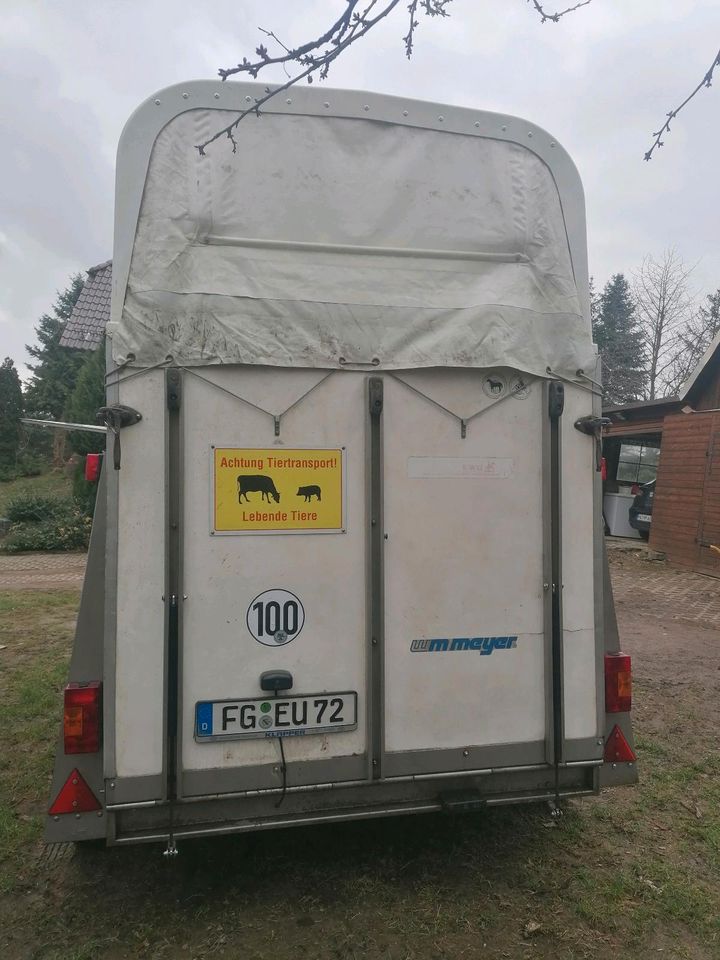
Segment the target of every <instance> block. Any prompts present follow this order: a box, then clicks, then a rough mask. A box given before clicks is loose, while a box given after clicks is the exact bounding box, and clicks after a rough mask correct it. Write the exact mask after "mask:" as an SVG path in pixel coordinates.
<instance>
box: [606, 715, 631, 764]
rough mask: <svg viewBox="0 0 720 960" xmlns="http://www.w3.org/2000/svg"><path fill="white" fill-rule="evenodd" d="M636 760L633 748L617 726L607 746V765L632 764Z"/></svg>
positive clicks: (613, 729) (608, 739)
mask: <svg viewBox="0 0 720 960" xmlns="http://www.w3.org/2000/svg"><path fill="white" fill-rule="evenodd" d="M636 759H637V758H636V756H635V754H634V753H633V750H632V747H631V746H630V744H629V743H628V742H627V740H626V739H625V734H624V733H623V732H622V730H621V729H620V727H619V726H618V725H617V724H615V726H614V727H613V728H612V732H611V734H610V736H609V737H608V738H607V743H606V744H605V754H604V760H605V763H632V762H633V761H634V760H636Z"/></svg>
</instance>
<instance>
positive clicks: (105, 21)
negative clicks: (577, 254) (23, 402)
mask: <svg viewBox="0 0 720 960" xmlns="http://www.w3.org/2000/svg"><path fill="white" fill-rule="evenodd" d="M343 4H344V0H211V2H205V3H198V2H197V0H1V2H0V6H1V7H2V19H3V28H2V36H1V37H0V62H1V63H2V68H0V123H1V127H0V132H1V135H2V151H0V174H1V179H0V182H1V183H2V189H1V190H0V357H2V356H5V355H8V354H9V355H10V356H12V357H13V358H14V359H15V360H16V362H17V363H18V366H20V367H21V372H22V373H24V371H23V370H22V366H21V365H22V364H24V362H25V361H26V359H27V356H26V353H25V348H24V345H25V343H28V342H30V343H32V342H34V339H35V338H34V333H33V327H34V326H35V324H36V323H37V320H38V318H39V317H40V315H41V314H42V313H43V312H44V311H46V310H48V309H49V308H50V306H51V304H52V302H53V300H54V298H55V292H56V291H57V290H58V289H62V288H64V287H65V286H66V285H67V281H68V278H69V276H70V274H72V273H74V272H76V271H84V270H85V269H87V267H90V266H92V265H93V264H96V263H100V262H102V261H104V260H107V259H109V258H110V257H111V256H112V220H113V181H114V161H115V150H116V145H117V140H118V137H119V134H120V131H121V129H122V127H123V124H124V122H125V120H126V119H127V117H128V116H129V114H130V113H131V112H132V110H133V109H134V108H135V107H136V106H137V104H138V103H140V102H141V101H142V100H144V99H146V98H147V97H149V96H150V95H151V94H152V93H154V92H155V91H157V90H159V89H161V88H162V87H165V86H168V85H169V84H172V83H177V82H179V81H183V80H190V79H198V78H211V77H214V76H216V72H217V68H218V67H220V66H230V65H232V64H234V63H237V62H238V60H241V59H242V57H243V56H244V55H248V56H251V55H252V53H253V51H254V49H255V47H256V46H257V44H258V42H261V41H262V40H263V39H264V38H263V37H262V36H261V35H260V34H259V33H258V31H257V28H258V27H259V26H263V27H267V28H269V29H274V30H275V31H276V32H277V33H278V34H279V35H280V36H281V37H282V39H283V40H285V42H286V43H288V45H293V44H299V43H302V42H304V41H306V40H307V39H310V38H311V37H315V36H316V35H318V34H320V33H321V32H322V30H323V28H325V27H326V26H327V25H328V24H329V22H331V20H332V19H334V15H335V14H337V12H338V11H339V10H340V9H342V7H343ZM564 5H566V4H563V6H564ZM545 6H546V8H547V9H548V10H553V9H557V6H556V5H555V4H554V3H552V2H550V0H548V2H547V3H546V4H545ZM452 8H453V10H452V17H451V18H449V19H447V20H432V21H430V20H426V18H424V17H422V18H421V21H422V22H421V25H420V28H419V29H418V32H417V37H416V52H415V55H414V57H413V59H412V60H411V61H410V62H408V61H407V60H406V59H405V57H404V55H403V45H402V39H401V38H402V36H403V34H404V33H405V32H406V29H407V24H406V15H405V5H404V4H400V5H399V8H398V10H397V11H395V13H393V14H392V15H391V16H390V17H389V18H388V19H387V20H386V21H384V23H382V24H381V25H379V26H378V27H377V28H376V30H375V31H373V32H372V33H371V34H370V35H369V36H368V37H367V38H365V39H364V40H362V41H361V42H360V43H359V44H358V45H357V46H356V47H354V48H353V49H351V50H350V51H349V52H348V53H347V54H345V55H344V57H343V58H341V59H340V60H339V61H338V62H337V63H336V64H335V65H334V67H333V69H332V71H331V75H330V80H329V81H328V82H326V83H329V84H330V85H332V86H338V87H349V88H356V89H366V90H373V91H378V92H381V93H391V94H396V95H400V96H408V97H416V98H421V99H428V100H437V101H440V102H446V103H450V104H458V105H461V106H470V107H475V108H479V109H485V110H497V111H499V112H502V113H508V114H516V115H518V116H522V117H526V118H527V119H529V120H532V121H533V122H534V123H537V124H539V125H540V126H541V127H544V128H545V129H547V130H548V131H550V132H551V133H552V134H553V135H554V136H555V137H557V139H558V140H559V141H560V142H561V143H562V144H563V145H564V146H565V147H566V149H567V150H568V151H569V152H570V154H571V156H572V157H573V158H574V160H575V162H576V164H577V166H578V168H579V170H580V175H581V177H582V179H583V182H584V185H585V193H586V199H587V212H588V241H589V250H590V271H591V273H592V274H594V276H595V278H596V282H597V284H598V285H602V284H603V283H604V282H605V281H606V280H607V279H608V277H609V276H610V275H611V274H613V273H616V272H625V273H630V272H631V271H632V270H633V269H634V268H636V267H637V266H638V265H639V263H640V261H641V260H642V257H643V255H645V254H647V253H652V254H655V255H656V256H659V255H661V254H662V251H663V249H664V248H666V247H668V246H671V245H674V246H675V247H677V249H678V251H679V253H680V254H681V255H682V256H683V257H684V259H685V260H686V261H687V262H695V261H699V264H698V267H697V268H696V271H695V274H694V277H693V279H694V285H695V288H696V290H697V292H698V294H699V295H704V294H705V293H707V292H710V291H711V290H715V289H716V288H717V287H720V230H719V229H718V222H719V217H718V211H719V210H720V202H719V201H720V176H718V168H719V167H718V165H719V161H718V157H719V156H720V149H719V148H720V125H719V124H718V120H719V119H720V75H719V76H718V78H717V83H716V85H715V86H714V87H713V88H711V89H710V90H703V91H701V93H700V94H698V96H697V97H696V98H695V100H693V102H692V103H691V104H690V105H689V107H688V108H687V109H686V111H684V112H683V113H682V115H681V116H680V117H679V118H678V119H677V120H676V121H675V123H674V126H673V132H672V135H671V136H669V137H668V138H667V143H666V146H665V147H664V149H663V150H661V151H660V152H659V154H657V156H656V157H655V158H654V159H653V160H652V161H651V162H650V163H644V162H643V159H642V157H643V153H644V152H645V150H646V149H647V148H648V146H649V145H650V143H651V141H652V136H651V134H652V131H653V130H656V129H657V128H658V126H659V125H660V123H661V122H662V120H663V119H664V115H665V113H666V112H667V111H668V110H669V109H670V108H671V107H674V106H677V104H678V103H679V102H680V100H682V99H683V98H684V97H685V95H686V94H687V93H688V92H689V91H690V90H691V89H692V88H693V87H694V86H695V84H696V83H697V82H698V80H699V79H700V77H701V76H702V74H703V73H704V72H705V70H706V69H707V68H708V66H709V65H710V63H711V62H712V58H713V56H714V54H715V52H716V51H717V49H718V46H720V3H719V2H718V0H593V2H592V3H591V5H590V6H589V7H587V8H585V9H582V10H579V11H577V12H576V13H573V14H571V15H570V16H568V17H566V18H564V19H563V20H561V21H560V22H559V23H558V24H553V23H546V24H544V25H542V24H541V23H540V22H539V19H538V17H537V15H536V14H535V13H534V12H533V10H532V9H531V7H530V6H529V5H528V4H527V3H526V2H525V0H454V3H453V4H452ZM261 78H262V77H261ZM282 78H283V75H282V73H277V72H276V73H275V74H268V75H267V77H266V78H265V79H266V80H268V81H279V80H282Z"/></svg>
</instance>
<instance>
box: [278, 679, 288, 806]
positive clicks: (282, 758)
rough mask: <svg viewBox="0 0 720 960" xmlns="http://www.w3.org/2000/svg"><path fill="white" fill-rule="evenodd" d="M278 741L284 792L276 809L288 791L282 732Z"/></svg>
mask: <svg viewBox="0 0 720 960" xmlns="http://www.w3.org/2000/svg"><path fill="white" fill-rule="evenodd" d="M277 695H278V691H277V690H276V691H275V696H276V697H277ZM278 743H279V744H280V757H281V760H282V766H281V768H280V769H281V770H282V793H281V794H280V798H279V800H278V802H277V803H276V804H275V809H277V808H278V807H279V806H280V804H281V803H282V802H283V800H284V799H285V794H286V792H287V764H286V763H285V746H284V745H283V738H282V734H280V736H279V737H278Z"/></svg>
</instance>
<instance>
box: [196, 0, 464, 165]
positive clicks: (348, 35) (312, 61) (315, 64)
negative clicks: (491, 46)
mask: <svg viewBox="0 0 720 960" xmlns="http://www.w3.org/2000/svg"><path fill="white" fill-rule="evenodd" d="M345 2H346V8H345V11H344V13H343V14H342V15H341V16H340V17H338V19H337V20H336V21H335V22H334V23H333V24H332V26H331V27H330V28H329V29H328V30H326V31H325V33H324V34H323V35H322V36H321V37H318V39H317V40H312V41H310V42H309V43H305V44H303V45H302V46H300V47H297V48H295V49H289V48H288V47H286V46H285V44H283V43H282V42H280V41H277V37H276V36H275V34H273V33H272V32H271V31H268V30H263V33H264V34H265V35H266V36H271V37H272V38H273V39H275V40H276V41H277V42H278V43H279V45H280V46H281V47H282V49H283V50H284V51H285V52H284V53H282V54H279V55H278V56H270V54H269V52H268V50H267V48H266V47H265V46H264V45H263V44H260V46H259V47H257V49H256V50H255V53H256V54H257V56H258V57H259V58H260V59H259V60H256V61H254V62H251V61H249V60H248V59H247V57H243V60H242V63H239V64H238V65H237V66H236V67H230V68H229V69H222V68H221V69H220V70H219V71H218V75H219V76H220V78H221V79H222V80H227V78H228V77H231V76H233V75H235V74H237V73H248V74H250V76H251V77H253V79H256V78H257V75H258V73H259V72H260V71H261V70H262V69H263V68H264V67H268V66H270V65H272V64H278V63H281V64H283V65H285V64H287V63H290V62H295V63H299V64H300V65H301V66H302V67H304V69H303V70H302V71H301V72H300V73H298V74H297V75H296V76H293V77H291V78H290V79H289V80H288V81H287V82H286V83H283V84H282V85H281V86H279V87H275V88H270V87H266V88H265V90H266V93H265V96H263V97H259V98H256V100H255V102H254V103H253V105H252V106H251V107H248V108H247V110H243V111H241V112H240V113H239V114H238V115H237V117H236V118H235V119H234V120H233V121H232V123H229V124H228V125H227V126H226V127H223V129H222V130H218V132H217V133H215V134H214V135H213V136H212V137H210V138H209V139H208V140H206V141H205V142H204V143H200V144H197V150H198V152H199V153H200V155H201V156H202V155H204V153H205V148H206V147H207V146H209V145H210V144H211V143H213V142H214V141H215V140H218V139H219V138H220V137H226V138H227V139H228V140H229V141H230V142H231V143H232V148H233V153H237V141H236V140H235V136H234V131H235V130H236V129H237V125H238V124H239V123H240V121H241V120H242V119H243V118H244V117H246V116H248V114H250V113H254V114H255V115H256V116H260V107H262V106H263V104H265V103H267V102H268V100H270V99H271V98H272V97H276V96H277V95H278V94H279V93H282V92H283V91H285V90H288V89H289V88H290V87H292V86H294V84H296V83H298V82H299V81H300V80H304V79H307V80H308V83H312V80H313V74H315V73H317V74H318V76H319V77H320V79H321V80H324V79H325V78H326V77H327V75H328V72H329V70H330V66H331V64H332V63H333V61H334V60H336V59H337V57H338V56H339V55H340V54H341V53H342V52H343V51H344V50H346V49H347V48H348V47H349V46H350V45H351V44H352V43H355V41H357V40H359V39H360V38H361V37H364V36H365V34H366V33H368V31H370V30H372V28H373V27H374V26H376V24H378V23H379V22H380V21H381V20H383V19H384V18H385V17H387V15H388V14H389V13H391V12H392V11H393V10H394V9H395V7H396V6H397V5H398V4H399V3H400V0H386V3H385V6H384V7H382V8H381V9H380V11H379V12H378V13H377V14H375V16H370V14H371V13H372V11H373V8H374V7H375V6H377V3H378V0H366V5H365V7H364V8H363V9H362V10H361V12H358V11H357V9H356V8H357V7H358V6H360V0H345ZM451 2H452V0H422V3H423V6H424V7H425V9H426V10H427V9H429V8H431V7H438V6H440V7H441V8H442V7H444V6H446V5H447V4H448V3H451ZM410 6H411V7H412V6H414V7H415V8H417V0H413V2H411V4H410ZM430 15H431V16H435V15H438V14H437V13H436V12H432V13H431V14H430ZM413 30H414V27H411V30H410V34H409V36H410V42H412V32H413ZM406 47H407V42H406Z"/></svg>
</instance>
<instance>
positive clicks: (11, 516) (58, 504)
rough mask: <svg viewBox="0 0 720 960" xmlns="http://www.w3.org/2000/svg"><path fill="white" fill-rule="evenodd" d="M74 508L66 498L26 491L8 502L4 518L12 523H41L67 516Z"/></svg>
mask: <svg viewBox="0 0 720 960" xmlns="http://www.w3.org/2000/svg"><path fill="white" fill-rule="evenodd" d="M74 506H75V505H74V503H73V501H72V500H71V499H69V498H67V497H54V496H52V495H50V494H47V493H32V492H30V491H26V492H24V493H18V494H17V496H15V497H13V498H12V499H11V500H8V502H7V506H6V507H5V516H6V517H7V518H8V520H11V521H12V522H13V523H41V522H43V521H46V520H54V519H62V518H63V517H66V516H68V515H69V514H70V513H71V512H72V511H73V509H74Z"/></svg>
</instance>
